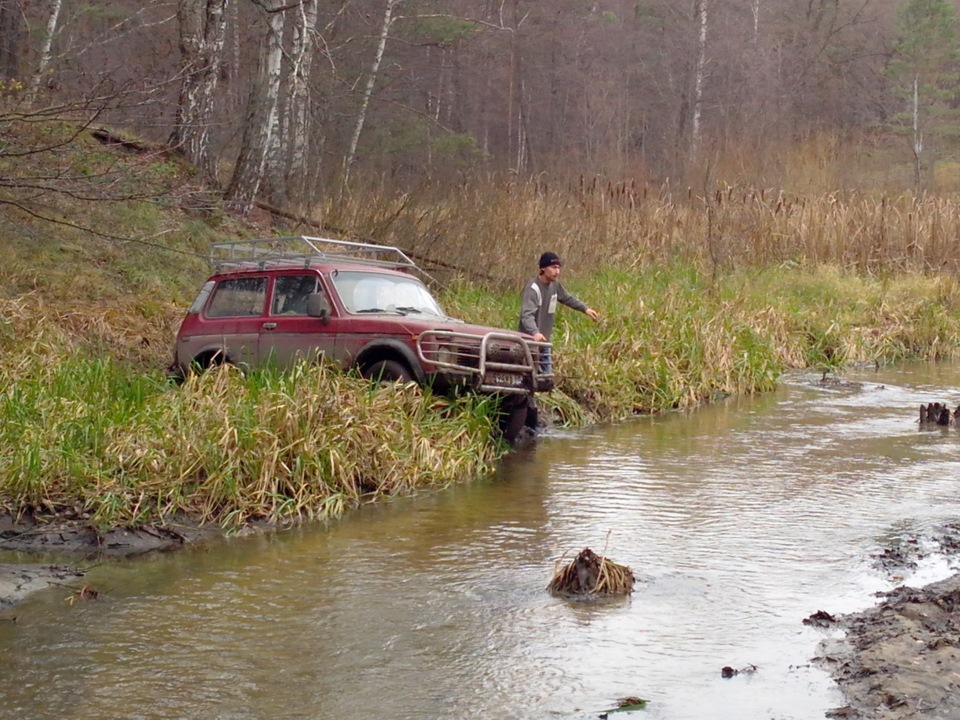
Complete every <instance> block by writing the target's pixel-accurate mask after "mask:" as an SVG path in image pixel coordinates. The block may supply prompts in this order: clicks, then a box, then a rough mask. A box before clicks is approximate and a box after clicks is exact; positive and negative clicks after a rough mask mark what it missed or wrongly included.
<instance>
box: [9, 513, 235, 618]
mask: <svg viewBox="0 0 960 720" xmlns="http://www.w3.org/2000/svg"><path fill="white" fill-rule="evenodd" d="M222 535H223V533H222V531H221V529H220V528H219V527H217V526H215V525H213V526H211V525H198V524H197V523H191V522H188V521H183V522H178V523H172V524H169V525H165V526H163V527H156V526H150V527H143V528H138V529H136V530H130V529H127V528H116V529H113V530H110V531H107V532H100V531H98V530H97V529H96V528H95V527H93V526H91V525H90V524H89V523H85V522H82V521H74V520H58V521H53V522H45V523H40V522H34V521H32V520H29V519H20V520H16V519H14V518H13V517H12V516H11V515H9V514H0V609H2V608H8V607H10V606H12V605H14V604H16V603H18V602H20V601H21V600H23V599H24V598H25V597H27V596H28V595H30V594H31V593H34V592H37V591H38V590H43V589H45V588H48V587H50V586H51V585H70V586H74V585H82V584H83V581H82V578H83V571H82V570H80V569H79V568H77V567H75V566H73V565H71V564H69V562H71V561H72V562H78V563H81V564H86V563H88V562H89V561H91V560H94V559H97V558H103V557H131V556H136V555H143V554H145V553H150V552H161V551H166V550H175V549H177V548H181V547H184V546H185V545H190V544H194V543H198V542H203V541H207V540H211V539H214V538H219V537H222ZM39 557H43V558H48V557H56V558H57V559H58V561H62V562H57V563H56V564H50V563H49V562H47V563H41V562H34V561H32V560H33V558H39Z"/></svg>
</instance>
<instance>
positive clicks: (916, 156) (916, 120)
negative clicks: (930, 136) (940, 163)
mask: <svg viewBox="0 0 960 720" xmlns="http://www.w3.org/2000/svg"><path fill="white" fill-rule="evenodd" d="M922 153H923V130H922V129H921V128H920V76H919V75H917V76H915V77H914V78H913V181H914V183H916V185H917V187H919V186H920V180H921V174H920V172H921V169H922V163H921V162H920V157H921V155H922Z"/></svg>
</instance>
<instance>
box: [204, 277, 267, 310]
mask: <svg viewBox="0 0 960 720" xmlns="http://www.w3.org/2000/svg"><path fill="white" fill-rule="evenodd" d="M266 301H267V278H265V277H243V278H227V279H225V280H221V281H220V282H219V283H217V287H216V289H215V290H214V291H213V297H212V298H210V303H209V304H208V305H207V311H206V313H205V314H206V316H207V317H212V318H222V317H251V316H256V315H261V314H262V313H263V307H264V305H266Z"/></svg>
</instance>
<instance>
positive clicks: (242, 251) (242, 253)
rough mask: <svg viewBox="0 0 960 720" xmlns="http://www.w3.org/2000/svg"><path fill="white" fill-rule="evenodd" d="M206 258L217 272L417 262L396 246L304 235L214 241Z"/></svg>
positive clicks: (399, 266) (410, 264) (396, 265)
mask: <svg viewBox="0 0 960 720" xmlns="http://www.w3.org/2000/svg"><path fill="white" fill-rule="evenodd" d="M209 260H210V264H211V265H212V266H213V267H214V268H215V270H216V272H224V271H225V270H265V269H268V268H275V267H310V266H311V265H314V264H316V263H320V262H329V261H337V260H339V261H344V260H347V261H349V262H352V263H358V264H361V265H375V266H378V267H387V268H393V269H399V270H403V269H407V270H419V268H418V267H417V265H416V263H415V262H413V260H411V259H410V258H409V257H407V256H406V255H405V254H404V253H403V251H402V250H400V249H399V248H395V247H391V246H389V245H372V244H370V243H358V242H349V241H347V240H333V239H331V238H321V237H309V236H307V235H295V236H290V237H274V238H262V239H258V240H231V241H229V242H219V243H213V244H212V245H211V246H210V258H209Z"/></svg>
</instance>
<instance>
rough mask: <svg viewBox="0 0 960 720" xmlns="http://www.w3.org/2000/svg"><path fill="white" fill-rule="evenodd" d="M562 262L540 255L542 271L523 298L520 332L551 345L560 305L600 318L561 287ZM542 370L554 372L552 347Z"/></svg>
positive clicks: (531, 417) (533, 412) (530, 418)
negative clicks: (554, 321) (555, 317)
mask: <svg viewBox="0 0 960 720" xmlns="http://www.w3.org/2000/svg"><path fill="white" fill-rule="evenodd" d="M562 267H563V261H562V260H561V259H560V256H559V255H557V254H556V253H552V252H545V253H544V254H543V255H541V256H540V272H539V273H538V274H537V277H536V278H535V279H534V280H533V281H531V282H529V283H527V285H526V287H524V288H523V294H522V295H521V296H520V332H524V333H527V334H528V335H533V339H534V340H536V341H538V342H550V335H551V333H552V332H553V316H554V315H555V314H556V312H557V303H558V302H560V303H563V304H564V305H566V306H567V307H570V308H573V309H574V310H579V311H580V312H582V313H585V314H586V315H587V316H588V317H589V318H590V319H591V320H596V319H598V318H599V317H600V316H599V314H598V313H597V311H596V310H594V309H593V308H590V307H587V304H586V303H585V302H583V301H582V300H581V299H580V298H578V297H577V296H576V295H573V294H572V293H569V292H567V291H566V290H565V289H564V287H563V285H561V284H560V269H561V268H562ZM540 371H541V372H544V373H550V372H552V371H553V367H552V359H551V357H550V350H549V348H545V349H544V350H542V351H541V352H540ZM527 425H528V426H530V427H536V425H537V408H536V401H534V400H533V399H531V408H530V411H529V412H528V413H527Z"/></svg>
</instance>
